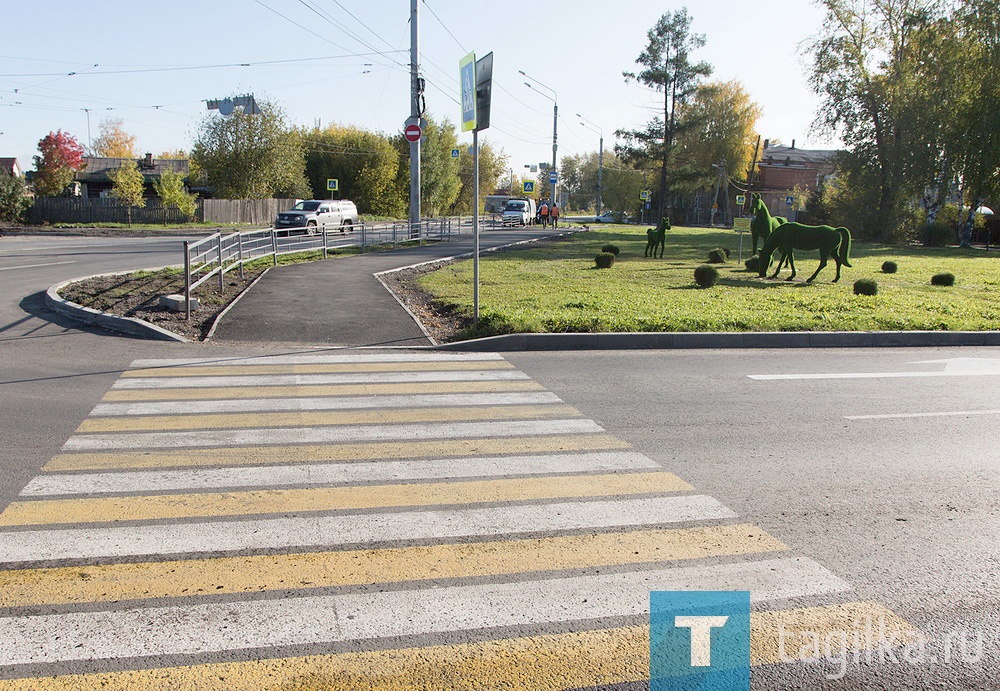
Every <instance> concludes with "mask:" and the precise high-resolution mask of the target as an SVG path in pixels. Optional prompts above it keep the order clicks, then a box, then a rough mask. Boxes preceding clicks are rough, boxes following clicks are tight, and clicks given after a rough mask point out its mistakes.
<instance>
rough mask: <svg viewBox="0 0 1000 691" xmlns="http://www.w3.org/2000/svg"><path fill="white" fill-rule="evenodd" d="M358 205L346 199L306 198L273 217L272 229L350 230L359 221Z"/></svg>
mask: <svg viewBox="0 0 1000 691" xmlns="http://www.w3.org/2000/svg"><path fill="white" fill-rule="evenodd" d="M359 222H360V220H359V219H358V207H357V206H355V205H354V202H352V201H350V200H347V199H307V200H305V201H301V202H299V203H297V204H296V205H295V206H293V207H292V208H291V209H289V210H288V211H282V212H281V213H280V214H278V217H277V218H276V219H274V229H275V230H276V231H284V232H287V233H290V232H291V231H292V230H297V229H303V230H305V231H306V232H307V233H309V234H312V233H317V232H319V231H321V230H324V229H326V230H339V231H340V232H341V233H343V232H345V231H348V232H349V231H351V230H352V229H353V226H354V225H356V224H357V223H359Z"/></svg>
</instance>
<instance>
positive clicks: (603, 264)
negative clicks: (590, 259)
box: [594, 252, 615, 269]
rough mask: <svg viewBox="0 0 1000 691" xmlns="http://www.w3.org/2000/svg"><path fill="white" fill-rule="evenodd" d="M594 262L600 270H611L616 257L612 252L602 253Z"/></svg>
mask: <svg viewBox="0 0 1000 691" xmlns="http://www.w3.org/2000/svg"><path fill="white" fill-rule="evenodd" d="M594 262H595V263H596V264H597V268H598V269H610V268H611V266H612V265H613V264H614V263H615V255H614V254H612V253H611V252H601V253H600V254H599V255H597V256H596V257H594Z"/></svg>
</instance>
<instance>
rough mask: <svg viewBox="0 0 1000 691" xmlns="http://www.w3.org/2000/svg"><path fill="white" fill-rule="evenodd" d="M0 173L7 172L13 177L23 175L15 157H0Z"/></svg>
mask: <svg viewBox="0 0 1000 691" xmlns="http://www.w3.org/2000/svg"><path fill="white" fill-rule="evenodd" d="M0 173H7V174H8V175H11V176H12V177H15V178H23V177H24V171H23V170H21V166H20V165H18V163H17V159H16V158H0Z"/></svg>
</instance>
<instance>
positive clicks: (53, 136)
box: [34, 130, 84, 197]
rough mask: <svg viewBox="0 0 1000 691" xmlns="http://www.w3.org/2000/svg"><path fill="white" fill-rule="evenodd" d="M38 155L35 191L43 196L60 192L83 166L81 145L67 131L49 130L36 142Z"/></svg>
mask: <svg viewBox="0 0 1000 691" xmlns="http://www.w3.org/2000/svg"><path fill="white" fill-rule="evenodd" d="M38 150H39V151H40V152H41V155H40V156H35V157H34V161H35V178H34V184H35V192H37V193H38V194H40V195H41V196H43V197H54V196H57V195H59V194H62V193H63V191H64V190H65V189H66V187H67V185H69V183H71V182H73V176H74V175H75V173H76V171H78V170H81V169H82V168H83V167H84V163H83V147H82V146H81V145H80V143H79V142H78V141H77V140H76V138H75V137H74V136H73V135H71V134H69V133H68V132H63V131H62V130H59V131H57V132H49V133H48V134H47V135H45V137H43V138H42V139H41V141H39V142H38Z"/></svg>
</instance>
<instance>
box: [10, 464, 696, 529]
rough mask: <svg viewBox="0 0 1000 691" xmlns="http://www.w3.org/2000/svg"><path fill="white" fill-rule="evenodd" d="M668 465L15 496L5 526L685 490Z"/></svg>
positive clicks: (286, 512) (287, 512) (684, 485)
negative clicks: (387, 481)
mask: <svg viewBox="0 0 1000 691" xmlns="http://www.w3.org/2000/svg"><path fill="white" fill-rule="evenodd" d="M691 489H693V488H692V487H691V485H689V484H688V483H686V482H684V481H683V480H681V479H680V478H678V477H677V476H676V475H674V474H672V473H666V472H653V473H623V474H614V475H579V476H570V477H566V476H559V477H541V478H527V479H513V480H480V481H472V482H435V483H416V484H399V485H372V486H360V487H358V486H354V487H320V488H310V489H276V490H263V491H251V492H212V493H198V494H160V495H152V496H137V497H136V496H132V497H103V498H102V497H99V498H93V499H90V498H83V499H50V500H38V501H15V502H12V503H11V504H10V505H9V506H8V507H7V508H6V509H4V511H3V513H0V526H15V525H52V524H58V523H66V522H67V518H70V519H71V520H72V522H74V523H110V522H116V521H145V520H155V519H166V518H195V517H206V516H250V515H259V514H271V513H285V514H289V513H301V512H310V511H333V510H344V509H372V508H387V507H404V506H434V505H446V504H474V503H481V502H510V501H527V500H547V499H565V498H569V497H604V496H617V495H636V494H653V493H660V492H686V491H690V490H691Z"/></svg>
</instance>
